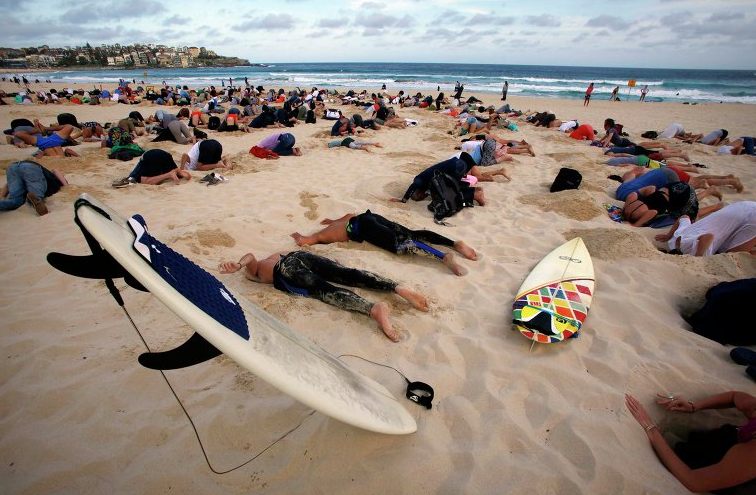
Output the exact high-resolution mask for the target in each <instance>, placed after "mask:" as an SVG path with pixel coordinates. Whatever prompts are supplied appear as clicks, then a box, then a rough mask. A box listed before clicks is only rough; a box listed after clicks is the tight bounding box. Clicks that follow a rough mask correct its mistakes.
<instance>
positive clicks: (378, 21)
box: [355, 14, 397, 29]
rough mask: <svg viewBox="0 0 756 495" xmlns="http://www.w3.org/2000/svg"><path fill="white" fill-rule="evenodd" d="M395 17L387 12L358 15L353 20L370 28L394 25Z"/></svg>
mask: <svg viewBox="0 0 756 495" xmlns="http://www.w3.org/2000/svg"><path fill="white" fill-rule="evenodd" d="M396 22H397V18H396V17H394V16H392V15H388V14H373V15H369V16H360V17H358V18H357V20H356V21H355V24H357V25H359V26H365V27H366V28H370V29H382V28H385V27H391V26H393V25H395V24H396Z"/></svg>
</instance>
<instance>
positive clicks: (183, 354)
mask: <svg viewBox="0 0 756 495" xmlns="http://www.w3.org/2000/svg"><path fill="white" fill-rule="evenodd" d="M81 205H87V206H90V207H92V208H94V209H95V210H96V211H97V212H98V213H100V214H102V215H103V216H105V217H106V218H110V217H109V216H108V214H107V213H106V212H104V211H103V210H101V209H99V208H97V207H96V206H94V205H92V204H91V203H89V202H88V201H86V200H83V199H79V200H77V202H76V205H75V208H76V209H78V207H79V206H81ZM75 221H76V224H77V225H78V226H79V228H80V229H81V231H82V234H83V235H84V238H85V239H86V241H87V244H88V245H89V248H90V250H91V251H92V254H88V255H82V256H75V255H70V254H63V253H56V252H52V253H48V255H47V262H48V263H49V264H50V265H51V266H52V267H53V268H55V269H56V270H59V271H61V272H63V273H65V274H67V275H71V276H74V277H80V278H88V279H95V280H104V281H105V283H106V285H107V286H108V289H109V290H110V292H111V294H112V295H113V297H114V299H115V300H116V302H117V303H118V304H119V306H121V307H123V306H124V303H123V299H122V298H121V296H120V292H119V291H118V289H117V288H116V287H115V284H114V283H113V280H114V279H119V278H123V279H124V281H125V282H126V283H127V284H128V285H129V286H130V287H133V288H134V289H137V290H140V291H143V292H149V291H148V290H147V289H146V288H145V287H144V286H143V285H142V284H141V283H140V282H139V281H138V280H137V279H136V278H134V276H133V275H131V274H130V273H129V272H128V271H127V270H126V269H125V268H123V266H121V264H120V263H118V261H116V260H115V258H113V257H112V256H111V255H110V253H108V252H107V251H105V250H104V249H103V248H102V246H100V244H99V243H98V242H97V240H96V239H95V238H94V237H93V236H92V235H91V234H90V233H89V232H88V231H87V229H86V228H85V227H84V225H82V223H81V222H80V221H79V219H78V216H76V217H75ZM221 354H222V353H221V351H219V350H218V349H217V348H216V347H215V346H213V345H212V344H211V343H210V342H208V341H207V340H205V338H204V337H202V336H201V335H199V334H198V333H195V334H194V335H192V336H191V337H190V338H189V339H188V340H187V341H186V342H184V343H183V344H181V345H180V346H178V347H176V348H175V349H172V350H170V351H165V352H154V353H153V352H148V353H144V354H142V355H140V356H139V363H140V364H141V365H142V366H144V367H145V368H149V369H154V370H175V369H180V368H186V367H188V366H193V365H195V364H199V363H203V362H205V361H208V360H210V359H213V358H215V357H217V356H219V355H221Z"/></svg>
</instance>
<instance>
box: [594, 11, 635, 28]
mask: <svg viewBox="0 0 756 495" xmlns="http://www.w3.org/2000/svg"><path fill="white" fill-rule="evenodd" d="M585 25H586V26H588V27H603V28H610V29H616V30H618V31H622V30H624V29H627V28H628V27H629V26H630V22H628V21H626V20H624V19H621V18H619V17H616V16H613V15H606V14H603V15H600V16H598V17H593V18H591V19H588V22H586V23H585Z"/></svg>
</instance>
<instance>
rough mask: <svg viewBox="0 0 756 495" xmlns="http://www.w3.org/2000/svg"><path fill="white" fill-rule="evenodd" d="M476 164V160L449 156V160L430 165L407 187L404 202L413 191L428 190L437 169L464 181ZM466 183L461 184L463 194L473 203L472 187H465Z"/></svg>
mask: <svg viewBox="0 0 756 495" xmlns="http://www.w3.org/2000/svg"><path fill="white" fill-rule="evenodd" d="M474 165H475V163H474V162H472V163H470V162H467V161H465V160H463V159H462V158H456V157H454V158H449V159H448V160H444V161H442V162H439V163H437V164H435V165H433V166H432V167H429V168H427V169H425V170H423V171H422V172H420V173H419V174H417V175H416V176H415V179H414V180H413V181H412V184H410V186H409V188H407V192H405V193H404V197H402V201H403V202H405V203H406V202H407V200H408V199H409V198H410V196H412V193H414V192H415V191H417V190H419V191H423V192H425V191H427V190H428V187H429V185H430V181H431V179H432V178H433V175H434V174H435V172H436V170H439V171H441V172H444V173H445V174H449V175H450V176H452V177H454V178H455V179H457V180H458V181H460V182H461V181H462V179H463V178H464V177H465V176H466V175H467V174H468V173H469V172H470V169H471V168H472V167H473V166H474ZM465 184H466V183H464V184H462V183H461V184H460V185H461V186H462V187H463V193H462V194H463V196H465V200H466V201H468V202H470V203H472V193H474V191H473V188H472V187H465Z"/></svg>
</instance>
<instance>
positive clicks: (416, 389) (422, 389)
mask: <svg viewBox="0 0 756 495" xmlns="http://www.w3.org/2000/svg"><path fill="white" fill-rule="evenodd" d="M343 357H353V358H357V359H362V360H363V361H366V362H368V363H370V364H374V365H376V366H382V367H384V368H389V369H392V370H394V371H396V372H397V373H399V375H400V376H401V377H402V378H404V380H405V381H406V382H407V391H406V392H405V394H404V395H405V397H407V399H409V400H411V401H412V402H414V403H415V404H419V405H421V406H423V407H425V408H426V409H431V408H432V407H433V397H434V392H433V387H431V386H430V385H428V384H427V383H423V382H413V381H412V380H410V379H409V378H407V377H406V376H405V375H404V373H402V372H401V371H399V370H398V369H396V368H394V367H393V366H389V365H387V364H381V363H376V362H375V361H371V360H369V359H366V358H364V357H362V356H356V355H354V354H341V355H340V356H339V359H341V358H343Z"/></svg>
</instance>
